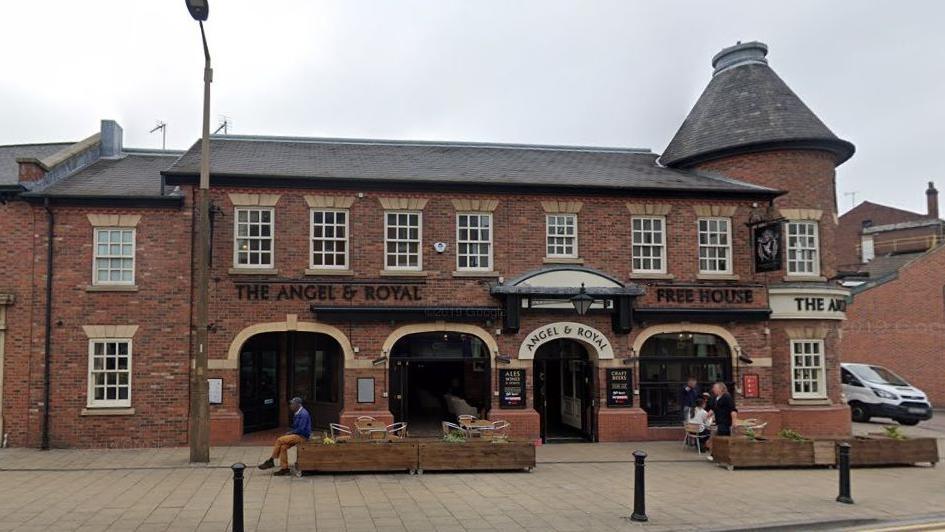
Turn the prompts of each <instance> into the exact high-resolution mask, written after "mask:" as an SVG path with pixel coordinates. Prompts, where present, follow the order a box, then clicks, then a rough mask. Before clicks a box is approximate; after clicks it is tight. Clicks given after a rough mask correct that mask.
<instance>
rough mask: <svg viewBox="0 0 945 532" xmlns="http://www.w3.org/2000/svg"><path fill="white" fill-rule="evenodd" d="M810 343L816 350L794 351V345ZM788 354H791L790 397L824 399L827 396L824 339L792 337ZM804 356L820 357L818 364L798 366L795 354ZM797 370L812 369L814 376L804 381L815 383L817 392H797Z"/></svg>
mask: <svg viewBox="0 0 945 532" xmlns="http://www.w3.org/2000/svg"><path fill="white" fill-rule="evenodd" d="M803 344H810V345H815V346H817V352H816V353H815V352H811V353H804V352H801V353H796V352H795V346H798V345H803ZM789 349H790V355H791V398H792V399H826V398H827V364H826V353H825V352H824V351H825V345H824V341H823V340H822V339H818V338H800V339H792V340H791V341H790V345H789ZM798 355H800V356H805V355H816V356H818V357H819V359H820V364H819V365H818V366H806V365H805V366H798V365H797V360H796V358H795V357H796V356H798ZM797 370H808V371H813V372H814V376H813V377H812V378H809V379H805V380H806V381H810V382H814V383H817V386H818V389H819V391H817V392H798V391H797V388H796V386H797V383H798V382H799V381H798V380H797V377H796V374H795V373H796V371H797Z"/></svg>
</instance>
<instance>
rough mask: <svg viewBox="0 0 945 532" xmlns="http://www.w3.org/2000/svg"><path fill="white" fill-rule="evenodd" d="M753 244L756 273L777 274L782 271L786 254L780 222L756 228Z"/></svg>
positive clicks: (753, 231) (753, 233) (753, 232)
mask: <svg viewBox="0 0 945 532" xmlns="http://www.w3.org/2000/svg"><path fill="white" fill-rule="evenodd" d="M752 244H753V246H754V249H753V251H754V253H753V255H754V257H755V271H756V272H776V271H778V270H780V269H781V263H782V262H783V258H784V252H783V246H782V241H781V223H780V222H771V223H766V224H763V225H758V226H755V228H754V229H753V230H752Z"/></svg>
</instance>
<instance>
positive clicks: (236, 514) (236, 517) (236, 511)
mask: <svg viewBox="0 0 945 532" xmlns="http://www.w3.org/2000/svg"><path fill="white" fill-rule="evenodd" d="M230 467H231V468H232V469H233V532H243V470H245V469H246V464H243V463H240V462H237V463H235V464H233V465H232V466H230Z"/></svg>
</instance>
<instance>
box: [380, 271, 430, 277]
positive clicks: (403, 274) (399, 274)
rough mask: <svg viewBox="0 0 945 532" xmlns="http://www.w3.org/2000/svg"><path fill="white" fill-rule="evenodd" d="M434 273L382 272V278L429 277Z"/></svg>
mask: <svg viewBox="0 0 945 532" xmlns="http://www.w3.org/2000/svg"><path fill="white" fill-rule="evenodd" d="M430 273H432V272H427V271H422V270H381V271H380V272H379V273H378V275H380V276H381V277H427V276H429V275H430Z"/></svg>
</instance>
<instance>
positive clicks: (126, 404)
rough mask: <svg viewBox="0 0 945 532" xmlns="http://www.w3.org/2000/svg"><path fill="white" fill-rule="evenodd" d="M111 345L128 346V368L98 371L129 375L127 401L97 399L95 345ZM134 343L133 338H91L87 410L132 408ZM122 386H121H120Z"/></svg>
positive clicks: (87, 375)
mask: <svg viewBox="0 0 945 532" xmlns="http://www.w3.org/2000/svg"><path fill="white" fill-rule="evenodd" d="M109 343H115V344H118V343H126V344H128V355H127V358H128V367H127V369H125V370H117V369H116V370H111V371H110V370H106V369H102V370H98V371H99V372H100V373H106V374H107V373H109V372H111V373H119V372H121V371H125V372H127V373H128V383H127V384H126V385H124V386H127V387H128V398H127V399H102V400H96V399H95V379H94V377H93V375H94V374H95V373H94V372H95V371H96V370H95V369H94V365H95V345H96V344H105V345H107V344H109ZM105 349H107V347H106V348H105ZM133 368H134V342H133V340H132V339H131V338H90V339H89V357H88V370H87V372H86V380H87V383H86V400H85V404H86V407H87V408H130V407H131V396H132V381H133V379H134V371H133ZM120 386H121V385H120Z"/></svg>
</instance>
